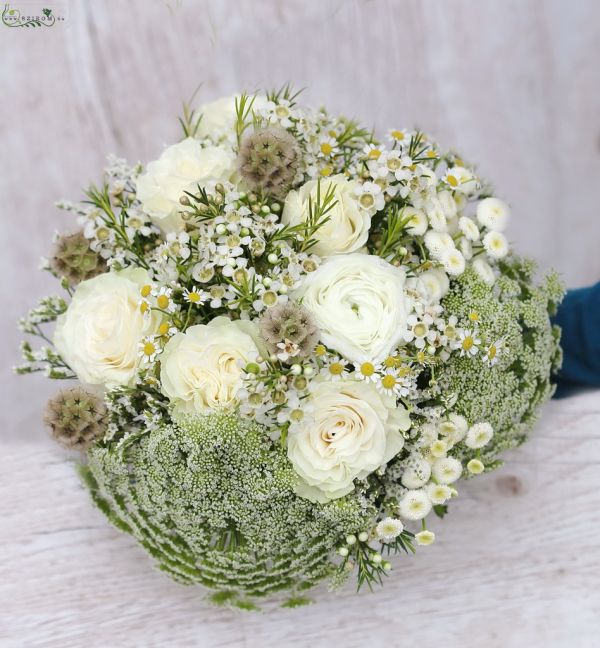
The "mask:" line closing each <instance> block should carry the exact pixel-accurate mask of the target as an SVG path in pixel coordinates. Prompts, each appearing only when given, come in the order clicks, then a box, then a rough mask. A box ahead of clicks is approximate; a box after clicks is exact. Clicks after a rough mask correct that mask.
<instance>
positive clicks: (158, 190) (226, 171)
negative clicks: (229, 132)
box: [136, 137, 235, 231]
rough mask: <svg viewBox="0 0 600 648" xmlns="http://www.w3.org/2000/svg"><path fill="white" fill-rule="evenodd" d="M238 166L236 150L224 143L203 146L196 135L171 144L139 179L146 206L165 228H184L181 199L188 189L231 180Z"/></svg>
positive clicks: (157, 222)
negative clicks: (230, 148) (180, 213)
mask: <svg viewBox="0 0 600 648" xmlns="http://www.w3.org/2000/svg"><path fill="white" fill-rule="evenodd" d="M234 170H235V156H234V154H233V151H231V150H229V149H228V148H225V147H221V146H207V147H204V148H203V147H202V146H201V145H200V143H199V142H198V141H197V140H195V139H194V138H192V137H188V138H187V139H184V140H183V141H182V142H179V144H174V145H173V146H169V148H167V149H165V151H163V153H162V155H161V156H160V158H159V159H158V160H155V161H154V162H150V163H149V164H148V165H147V166H146V171H145V173H143V174H142V175H140V176H139V177H138V179H137V182H136V191H137V197H138V199H139V200H140V202H141V203H142V209H143V210H144V211H145V212H146V213H147V214H148V215H149V216H150V218H151V219H152V221H153V222H154V223H155V224H156V225H158V227H160V228H161V229H162V230H163V231H170V230H176V229H181V228H182V226H183V221H182V220H181V217H180V215H179V210H180V209H181V208H182V207H181V204H180V202H179V199H180V198H181V197H182V196H183V195H184V192H185V191H191V192H194V193H195V192H196V191H197V187H198V185H200V186H203V185H205V184H206V183H207V182H208V181H209V180H216V181H221V182H222V181H225V180H229V179H230V178H231V176H232V175H233V173H234Z"/></svg>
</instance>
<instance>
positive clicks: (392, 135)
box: [387, 128, 410, 144]
mask: <svg viewBox="0 0 600 648" xmlns="http://www.w3.org/2000/svg"><path fill="white" fill-rule="evenodd" d="M387 136H388V138H389V139H390V140H391V141H392V142H393V143H396V142H397V143H398V144H404V143H406V142H409V141H410V135H409V133H408V131H405V130H401V129H398V128H392V129H391V130H389V131H388V132H387Z"/></svg>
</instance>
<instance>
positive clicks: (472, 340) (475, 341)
mask: <svg viewBox="0 0 600 648" xmlns="http://www.w3.org/2000/svg"><path fill="white" fill-rule="evenodd" d="M480 345H481V339H480V338H479V337H478V334H477V331H476V330H471V329H463V330H462V331H460V333H459V334H458V341H457V346H458V348H459V349H460V355H461V357H462V356H475V355H477V354H478V353H479V346H480Z"/></svg>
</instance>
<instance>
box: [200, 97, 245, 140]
mask: <svg viewBox="0 0 600 648" xmlns="http://www.w3.org/2000/svg"><path fill="white" fill-rule="evenodd" d="M236 99H239V96H238V95H231V96H230V97H221V98H220V99H217V100H216V101H212V102H211V103H207V104H204V105H202V106H200V107H199V108H198V109H197V110H196V113H197V114H198V115H199V116H200V115H201V118H200V123H199V124H198V129H197V130H196V133H195V135H196V137H197V138H199V139H204V138H205V137H210V138H211V139H212V140H213V141H216V142H219V141H222V140H224V139H227V137H228V136H229V135H233V133H234V126H235V122H236V110H235V100H236Z"/></svg>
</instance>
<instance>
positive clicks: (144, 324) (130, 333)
mask: <svg viewBox="0 0 600 648" xmlns="http://www.w3.org/2000/svg"><path fill="white" fill-rule="evenodd" d="M149 282H150V279H149V277H148V274H147V273H146V271H145V270H142V269H140V268H138V269H135V270H130V269H128V270H122V271H121V272H107V273H105V274H101V275H98V276H97V277H94V278H93V279H88V280H87V281H82V282H81V283H80V284H79V285H78V286H77V289H76V290H75V294H74V295H73V299H72V301H71V304H70V305H69V308H68V309H67V312H66V313H64V314H63V315H61V316H60V317H59V318H58V319H57V321H56V330H55V332H54V344H55V346H56V349H57V350H58V352H59V353H60V354H61V356H62V357H63V358H64V360H65V362H67V364H68V365H69V366H70V367H71V368H72V369H73V371H74V372H75V373H76V374H77V377H78V378H79V380H81V382H83V383H87V384H90V385H106V386H107V387H116V386H118V385H132V384H133V383H134V382H135V377H136V373H137V370H138V367H139V364H140V361H141V358H140V357H139V355H138V351H139V346H138V345H139V342H140V341H141V340H142V338H144V337H146V336H152V335H153V334H154V333H156V331H157V329H158V327H159V325H160V323H161V319H162V315H161V314H160V313H157V312H156V311H152V312H150V311H148V312H147V313H146V315H144V314H143V312H142V310H141V309H140V307H139V301H140V289H141V288H142V286H144V285H146V284H148V283H149Z"/></svg>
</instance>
